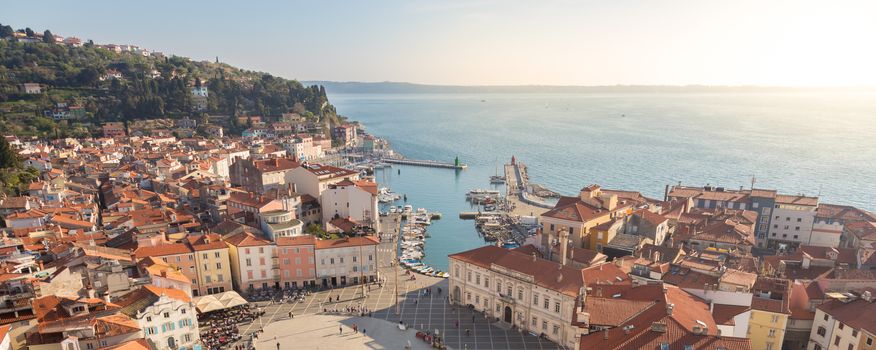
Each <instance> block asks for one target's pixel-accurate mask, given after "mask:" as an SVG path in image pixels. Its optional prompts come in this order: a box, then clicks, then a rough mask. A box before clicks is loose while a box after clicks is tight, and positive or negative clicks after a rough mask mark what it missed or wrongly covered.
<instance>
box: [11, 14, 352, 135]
mask: <svg viewBox="0 0 876 350" xmlns="http://www.w3.org/2000/svg"><path fill="white" fill-rule="evenodd" d="M28 32H29V34H32V36H30V37H27V36H25V34H24V31H21V33H20V34H19V33H15V34H16V35H17V36H6V37H5V38H3V39H2V40H0V132H3V133H15V134H19V135H36V136H41V137H63V136H85V135H87V134H89V133H90V131H91V130H95V128H93V126H94V125H96V124H97V123H101V122H105V121H130V120H137V119H153V118H182V117H191V118H193V119H197V118H199V117H200V118H202V117H203V116H204V115H206V114H210V115H229V116H231V115H237V116H240V115H277V114H281V113H288V112H293V111H294V112H297V113H299V114H301V115H303V116H305V117H308V118H317V117H320V116H321V117H325V118H329V120H330V122H335V121H336V120H337V115H336V112H335V109H334V107H333V106H332V105H331V104H329V103H328V98H327V97H326V93H325V89H324V88H322V87H320V86H316V85H313V86H304V85H302V84H301V83H299V82H297V81H294V80H287V79H283V78H279V77H275V76H272V75H270V74H267V73H261V72H253V71H246V70H242V69H239V68H235V67H232V66H230V65H228V64H224V63H217V62H206V61H200V62H199V61H193V60H191V59H188V58H184V57H178V56H172V55H171V56H165V55H162V54H156V53H143V52H136V51H127V52H116V50H111V49H107V48H106V47H107V46H103V47H101V46H99V45H95V44H93V43H91V42H87V43H85V44H83V45H70V44H66V43H64V42H53V41H52V40H44V39H43V36H42V35H40V33H36V34H34V33H32V32H31V31H28ZM49 35H51V34H50V33H49ZM110 47H111V46H110ZM25 83H35V84H40V87H41V90H42V91H41V92H40V93H25V91H23V89H22V86H23V85H22V84H25ZM196 87H205V88H206V91H207V92H208V93H207V94H206V95H207V96H206V97H204V96H198V95H197V94H195V93H194V91H193V88H196ZM59 103H60V104H64V105H66V106H67V107H63V105H61V108H66V109H69V108H68V107H69V106H74V107H75V109H76V112H77V115H76V118H70V119H71V120H61V121H58V122H56V121H55V120H54V119H53V118H50V117H47V115H46V113H47V111H48V113H51V111H52V109H53V108H54V109H58V106H59V105H58V104H59ZM55 119H58V118H55ZM64 119H66V118H64ZM230 120H232V121H236V118H230ZM227 127H229V128H230V130H229V131H230V132H232V133H236V132H239V131H240V129H242V128H244V127H245V126H243V125H227Z"/></svg>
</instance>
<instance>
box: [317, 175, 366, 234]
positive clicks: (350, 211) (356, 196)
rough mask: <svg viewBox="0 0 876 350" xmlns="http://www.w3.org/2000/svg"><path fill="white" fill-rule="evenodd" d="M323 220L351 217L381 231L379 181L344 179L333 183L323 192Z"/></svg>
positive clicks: (326, 221)
mask: <svg viewBox="0 0 876 350" xmlns="http://www.w3.org/2000/svg"><path fill="white" fill-rule="evenodd" d="M320 202H321V203H322V221H323V222H324V223H328V222H329V221H331V220H332V219H338V218H342V219H350V220H352V221H355V222H358V223H360V224H362V225H365V226H371V227H372V228H374V229H375V231H379V224H380V217H379V215H380V213H379V212H378V210H377V183H376V182H373V181H366V180H356V181H350V180H343V181H340V182H338V183H335V184H331V185H329V186H328V188H326V190H325V191H323V193H322V200H321V201H320Z"/></svg>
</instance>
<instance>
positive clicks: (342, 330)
mask: <svg viewBox="0 0 876 350" xmlns="http://www.w3.org/2000/svg"><path fill="white" fill-rule="evenodd" d="M342 334H344V326H338V335H342Z"/></svg>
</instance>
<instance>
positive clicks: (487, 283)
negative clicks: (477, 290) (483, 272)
mask: <svg viewBox="0 0 876 350" xmlns="http://www.w3.org/2000/svg"><path fill="white" fill-rule="evenodd" d="M484 288H490V279H489V278H488V277H484Z"/></svg>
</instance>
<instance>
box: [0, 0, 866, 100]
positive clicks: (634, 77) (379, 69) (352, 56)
mask: <svg viewBox="0 0 876 350" xmlns="http://www.w3.org/2000/svg"><path fill="white" fill-rule="evenodd" d="M37 5H38V6H37ZM0 22H2V23H3V24H10V25H12V26H13V27H15V28H20V27H25V26H30V27H31V28H33V29H35V30H40V31H42V30H44V29H46V28H48V29H51V30H52V31H54V32H56V33H58V34H61V35H65V36H66V35H74V36H78V37H80V38H83V39H89V38H90V39H93V40H94V41H95V42H98V43H118V44H124V43H130V44H137V45H141V46H144V47H146V48H149V49H152V50H157V51H162V52H165V53H173V54H177V55H182V56H189V57H192V58H195V59H209V60H212V59H214V57H215V56H219V59H220V60H221V61H223V62H227V63H230V64H233V65H236V66H239V67H242V68H247V69H254V70H261V71H266V72H269V73H273V74H276V75H280V76H283V77H287V78H295V79H299V80H336V81H406V82H417V83H432V84H490V85H495V84H556V85H605V84H673V85H675V84H710V85H794V86H800V85H807V86H808V85H830V86H836V85H843V86H849V85H868V86H874V85H876V68H874V67H876V1H874V0H860V1H852V0H848V1H847V0H829V1H811V0H793V1H770V0H756V1H749V0H722V1H711V0H661V1H657V0H602V1H530V2H522V1H489V0H483V1H380V2H378V1H311V2H306V3H305V2H300V3H299V2H295V3H292V2H290V3H286V2H282V3H281V2H279V1H277V2H268V1H265V2H259V3H255V2H254V1H245V2H244V1H240V2H229V1H188V0H186V1H181V0H177V1H50V0H40V1H38V2H37V3H33V2H29V1H9V2H6V3H4V4H3V5H2V11H0Z"/></svg>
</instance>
